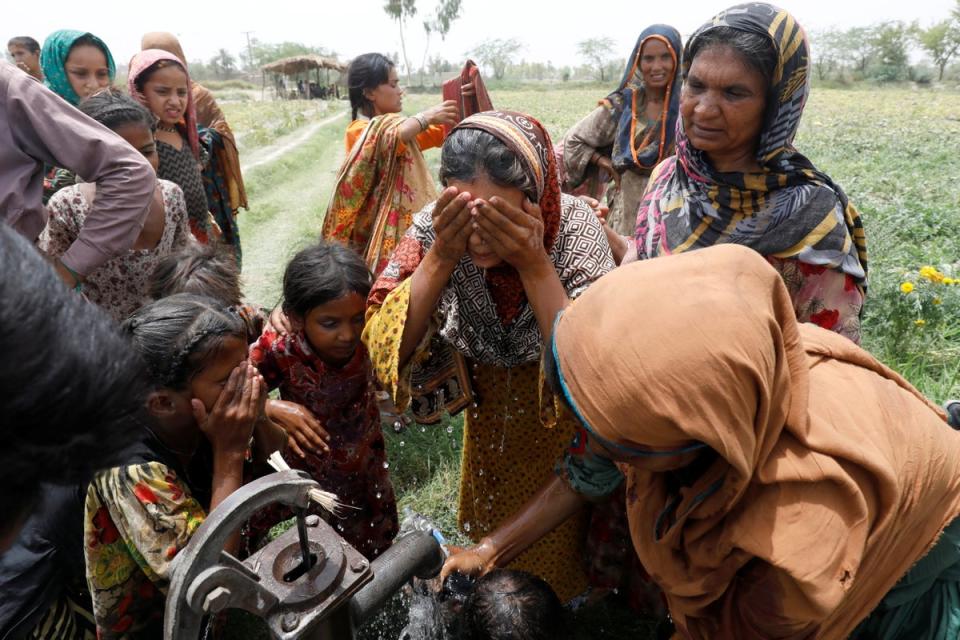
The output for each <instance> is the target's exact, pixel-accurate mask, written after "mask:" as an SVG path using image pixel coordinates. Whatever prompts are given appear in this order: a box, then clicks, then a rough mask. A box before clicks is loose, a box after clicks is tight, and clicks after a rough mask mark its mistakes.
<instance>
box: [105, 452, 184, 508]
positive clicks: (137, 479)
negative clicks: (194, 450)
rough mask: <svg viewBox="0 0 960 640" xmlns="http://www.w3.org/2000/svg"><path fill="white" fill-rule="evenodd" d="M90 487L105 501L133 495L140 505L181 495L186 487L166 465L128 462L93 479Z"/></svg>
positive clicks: (153, 462) (151, 461) (157, 462)
mask: <svg viewBox="0 0 960 640" xmlns="http://www.w3.org/2000/svg"><path fill="white" fill-rule="evenodd" d="M93 485H94V486H95V487H96V489H97V490H98V492H100V493H101V494H102V495H103V496H104V497H105V498H107V499H108V500H111V499H116V498H117V497H119V496H130V495H132V496H134V497H135V498H136V499H137V500H138V501H140V502H148V503H149V502H157V501H158V500H160V499H161V498H162V497H163V496H164V495H167V494H173V495H181V494H183V492H184V490H185V489H186V484H185V483H184V482H183V481H182V480H181V479H180V478H178V477H177V474H176V472H175V471H174V470H173V469H171V468H170V467H169V466H168V465H166V464H164V463H163V462H160V461H157V460H146V461H143V460H141V461H136V462H131V463H129V464H126V465H122V466H118V467H113V468H111V469H105V470H103V471H100V472H98V473H97V475H96V476H95V477H94V483H93Z"/></svg>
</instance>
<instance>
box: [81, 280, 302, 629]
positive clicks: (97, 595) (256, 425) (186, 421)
mask: <svg viewBox="0 0 960 640" xmlns="http://www.w3.org/2000/svg"><path fill="white" fill-rule="evenodd" d="M123 326H124V331H125V332H126V333H127V334H128V335H129V337H130V339H131V342H132V344H133V348H134V350H135V351H136V352H137V353H138V354H139V355H140V357H141V358H142V359H143V361H144V362H145V364H146V366H147V371H148V373H149V375H150V378H151V382H152V385H153V390H152V391H151V392H150V394H149V396H148V398H147V402H146V409H147V413H148V414H149V417H150V418H152V419H151V420H150V421H149V422H147V423H143V424H142V426H141V427H140V428H141V429H142V440H141V442H140V444H139V446H138V447H137V448H136V449H134V450H133V451H131V452H130V453H129V454H128V459H127V461H126V463H125V464H124V465H123V466H118V467H114V468H112V469H107V470H105V471H102V472H100V473H98V474H97V475H96V476H95V478H94V480H93V482H91V483H90V487H89V489H88V490H87V498H86V505H85V510H84V511H85V514H84V556H85V560H86V567H87V584H88V586H89V589H90V593H91V595H92V598H93V611H94V617H95V618H96V622H97V636H98V638H100V639H101V640H106V639H110V638H121V637H122V638H159V637H161V635H162V633H163V631H162V628H163V611H164V606H165V600H166V595H165V594H166V589H167V587H168V585H169V581H170V570H171V563H172V562H173V560H174V558H176V556H177V553H179V552H180V550H182V549H183V548H184V547H185V546H186V545H187V543H188V542H189V541H190V537H191V536H192V535H193V533H194V532H195V531H196V530H197V528H198V527H199V526H200V525H201V524H202V523H203V521H204V518H205V517H206V514H207V513H208V511H209V510H211V509H214V508H215V507H216V506H217V505H218V504H220V503H221V502H223V501H224V500H225V499H226V498H227V497H228V496H229V495H230V494H231V493H233V492H234V491H235V490H237V489H238V488H239V487H240V486H241V484H242V483H243V477H244V462H245V461H246V460H247V459H248V457H249V454H250V440H251V437H252V438H253V439H254V442H255V443H256V445H257V446H256V451H257V452H258V453H259V454H261V456H262V455H263V454H265V453H267V452H271V451H275V450H277V449H282V448H283V446H284V443H285V441H286V435H285V434H283V432H282V431H281V430H280V429H277V428H275V427H274V426H273V425H272V424H270V423H269V422H268V421H266V420H265V419H264V417H263V416H264V411H263V405H264V402H265V401H266V399H267V393H266V388H265V387H264V384H263V379H262V378H261V377H260V376H259V374H257V371H256V369H255V368H254V367H253V366H252V365H251V364H250V363H249V361H248V360H247V341H246V327H245V325H244V323H243V321H242V320H241V318H240V317H239V316H238V315H237V314H235V313H234V312H232V311H231V310H229V309H227V308H225V307H223V306H222V305H220V304H219V303H218V302H217V301H216V300H214V299H213V298H208V297H204V296H195V295H190V294H179V295H175V296H171V297H169V298H164V299H163V300H158V301H157V302H153V303H151V304H149V305H147V306H145V307H143V308H141V309H140V310H139V311H138V312H137V313H135V314H134V315H133V316H131V317H130V318H129V319H128V320H127V321H126V322H125V323H124V325H123ZM236 547H237V543H236V542H233V541H232V542H230V543H228V544H227V547H226V550H227V551H229V552H232V553H235V552H236Z"/></svg>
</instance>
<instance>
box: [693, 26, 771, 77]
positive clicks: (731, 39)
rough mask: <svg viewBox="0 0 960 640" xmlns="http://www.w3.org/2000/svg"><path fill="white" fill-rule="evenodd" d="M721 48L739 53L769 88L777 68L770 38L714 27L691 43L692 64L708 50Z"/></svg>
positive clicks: (728, 28)
mask: <svg viewBox="0 0 960 640" xmlns="http://www.w3.org/2000/svg"><path fill="white" fill-rule="evenodd" d="M720 46H723V47H730V48H731V49H733V50H734V51H735V52H737V54H738V55H739V56H740V59H741V60H742V61H743V63H744V64H745V65H747V66H748V67H750V68H751V69H753V70H754V71H756V72H758V73H759V74H760V75H761V76H763V80H764V82H765V83H766V85H767V86H768V87H769V86H770V84H771V83H772V82H773V74H774V71H776V68H777V51H776V49H775V48H774V46H773V41H772V40H770V38H769V37H767V36H762V35H760V34H757V33H750V32H748V31H741V30H740V29H734V28H733V27H725V26H723V27H713V28H712V29H708V30H707V31H705V32H703V33H702V34H701V35H699V36H697V37H696V38H694V40H693V41H692V42H691V43H690V49H689V52H688V53H689V55H690V62H691V63H692V62H693V61H694V60H695V59H696V58H697V55H698V54H700V53H702V52H704V51H706V50H707V49H711V48H713V47H720ZM684 79H686V78H684Z"/></svg>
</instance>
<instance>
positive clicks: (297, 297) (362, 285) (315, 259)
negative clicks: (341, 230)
mask: <svg viewBox="0 0 960 640" xmlns="http://www.w3.org/2000/svg"><path fill="white" fill-rule="evenodd" d="M372 286H373V275H372V274H371V273H370V269H368V268H367V265H366V263H365V262H364V261H363V258H361V257H360V256H359V255H358V254H357V252H356V251H353V250H351V249H348V248H346V247H345V246H343V245H342V244H339V243H336V242H323V241H321V242H319V243H317V244H315V245H312V246H310V247H307V248H306V249H303V250H302V251H300V252H299V253H297V255H295V256H293V259H292V260H291V261H290V264H288V265H287V269H286V271H284V273H283V310H284V312H285V313H287V314H293V315H295V316H297V317H300V318H304V317H306V315H307V314H308V313H310V310H311V309H313V308H315V307H319V306H320V305H322V304H326V303H328V302H330V301H331V300H336V299H338V298H342V297H343V296H345V295H347V294H350V293H357V294H359V295H361V296H363V297H364V298H366V297H367V296H368V295H369V294H370V288H371V287H372Z"/></svg>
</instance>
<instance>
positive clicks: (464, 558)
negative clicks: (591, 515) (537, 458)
mask: <svg viewBox="0 0 960 640" xmlns="http://www.w3.org/2000/svg"><path fill="white" fill-rule="evenodd" d="M586 504H587V498H586V497H584V496H581V495H580V494H578V493H576V492H575V491H574V490H573V489H571V488H570V487H569V486H568V485H567V483H566V482H564V481H563V479H561V478H560V477H559V476H556V475H552V476H551V477H550V479H549V480H547V481H546V482H544V483H543V485H541V487H540V489H539V490H538V491H537V492H536V493H535V494H533V496H532V497H531V498H530V499H529V500H528V501H527V502H526V504H524V505H523V506H522V507H521V508H520V510H519V511H517V512H516V513H514V514H513V515H512V516H510V518H509V519H507V520H506V521H504V522H503V524H501V525H500V526H499V527H497V529H496V530H495V531H494V532H493V533H491V534H490V535H489V536H487V537H485V538H483V540H481V541H480V544H478V545H476V546H474V547H471V548H469V549H465V550H463V551H461V552H460V553H455V554H453V555H451V556H450V557H449V558H448V559H447V561H446V562H445V563H444V565H443V570H442V572H441V574H440V575H441V578H446V577H447V576H448V575H449V574H451V573H453V572H455V571H456V572H459V573H464V574H467V575H483V574H485V573H487V572H489V571H491V570H493V569H496V568H497V567H503V566H505V565H507V564H509V563H510V562H511V561H512V560H513V559H514V558H516V557H517V556H519V555H520V554H521V553H523V552H524V551H526V550H527V549H529V548H530V547H531V546H533V545H534V544H535V543H536V542H537V541H538V540H540V539H541V538H543V537H544V536H545V535H547V534H548V533H550V532H551V531H553V530H554V529H556V528H557V527H558V526H560V525H561V524H563V523H564V522H566V520H567V519H568V518H570V517H571V516H572V515H574V514H575V513H577V512H578V511H579V510H580V509H581V508H583V506H584V505H586Z"/></svg>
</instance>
